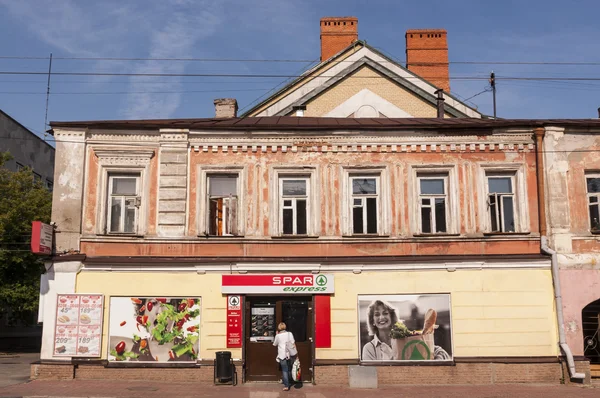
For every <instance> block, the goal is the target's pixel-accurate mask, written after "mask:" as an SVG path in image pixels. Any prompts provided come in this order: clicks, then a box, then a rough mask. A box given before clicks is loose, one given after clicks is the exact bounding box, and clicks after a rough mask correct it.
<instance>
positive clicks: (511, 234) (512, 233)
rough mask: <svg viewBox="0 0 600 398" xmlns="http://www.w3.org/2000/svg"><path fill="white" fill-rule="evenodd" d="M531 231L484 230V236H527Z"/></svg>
mask: <svg viewBox="0 0 600 398" xmlns="http://www.w3.org/2000/svg"><path fill="white" fill-rule="evenodd" d="M526 235H531V232H484V233H483V236H526Z"/></svg>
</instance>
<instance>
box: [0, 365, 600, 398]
mask: <svg viewBox="0 0 600 398" xmlns="http://www.w3.org/2000/svg"><path fill="white" fill-rule="evenodd" d="M340 396H343V397H344V398H366V397H377V398H392V397H394V398H397V397H410V398H421V397H426V398H433V397H448V398H466V397H474V398H504V397H506V398H520V397H528V398H559V397H560V398H568V397H583V398H585V397H590V398H591V397H594V398H598V397H600V388H597V387H596V388H594V387H583V386H565V385H514V384H513V385H497V386H398V387H383V388H379V389H376V390H357V389H348V388H342V387H322V386H313V385H304V386H303V387H302V388H298V389H292V390H291V391H289V392H284V391H282V389H281V386H280V385H277V384H259V383H256V384H243V385H238V386H207V385H205V384H197V383H164V382H153V381H151V380H144V371H143V369H140V380H139V381H135V382H131V381H116V380H115V381H103V380H68V381H32V382H29V383H24V384H16V385H12V386H7V387H3V388H0V397H32V398H33V397H35V398H41V397H44V398H46V397H48V398H75V397H77V398H81V397H98V398H108V397H111V398H112V397H161V398H162V397H182V398H186V397H206V398H213V397H214V398H220V397H227V398H279V397H290V398H300V397H301V398H330V397H331V398H333V397H340Z"/></svg>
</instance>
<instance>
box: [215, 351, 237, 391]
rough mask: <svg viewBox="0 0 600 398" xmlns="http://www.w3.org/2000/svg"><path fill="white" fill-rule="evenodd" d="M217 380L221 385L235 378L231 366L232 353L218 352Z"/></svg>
mask: <svg viewBox="0 0 600 398" xmlns="http://www.w3.org/2000/svg"><path fill="white" fill-rule="evenodd" d="M216 368H217V369H216V370H217V380H219V382H220V383H223V382H226V381H229V380H231V378H232V377H233V374H232V366H231V352H230V351H217V364H216Z"/></svg>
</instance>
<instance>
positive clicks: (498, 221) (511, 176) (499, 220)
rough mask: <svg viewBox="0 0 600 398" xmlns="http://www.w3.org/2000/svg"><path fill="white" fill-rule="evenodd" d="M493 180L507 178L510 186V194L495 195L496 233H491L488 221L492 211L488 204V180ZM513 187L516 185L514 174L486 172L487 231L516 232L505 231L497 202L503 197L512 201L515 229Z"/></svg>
mask: <svg viewBox="0 0 600 398" xmlns="http://www.w3.org/2000/svg"><path fill="white" fill-rule="evenodd" d="M493 178H509V179H510V185H511V190H512V192H511V193H501V194H495V195H496V211H495V212H496V214H495V218H496V225H498V226H499V230H498V231H492V222H491V221H490V218H491V211H492V206H491V203H490V195H492V194H491V193H490V179H493ZM515 185H516V178H515V173H514V172H508V173H506V172H489V171H488V172H486V174H485V186H486V197H485V199H486V201H487V216H488V222H489V231H490V232H492V233H512V232H516V231H506V226H505V225H504V217H502V216H501V215H500V212H499V211H498V202H499V200H498V199H500V201H502V199H504V198H505V197H510V198H511V199H512V202H513V218H514V220H513V221H514V223H515V229H516V227H517V220H516V218H517V213H516V211H515V209H516V200H515V199H516V194H515ZM502 206H503V207H504V204H502Z"/></svg>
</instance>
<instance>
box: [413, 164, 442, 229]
mask: <svg viewBox="0 0 600 398" xmlns="http://www.w3.org/2000/svg"><path fill="white" fill-rule="evenodd" d="M422 180H442V181H443V183H444V193H443V194H424V193H422V192H421V181H422ZM417 187H418V189H419V193H418V194H419V199H418V202H417V207H418V209H419V215H418V216H419V217H418V220H419V233H421V234H427V235H429V234H431V235H439V234H443V235H445V234H448V215H449V214H448V213H449V207H450V200H449V195H448V174H447V173H439V174H438V173H429V172H427V173H418V174H417ZM442 198H443V199H444V219H445V224H446V225H445V231H440V232H438V231H436V226H437V220H436V211H435V200H436V199H442ZM423 199H428V200H430V205H429V206H428V207H429V208H430V209H431V213H430V214H431V220H430V229H431V232H423V229H424V228H423V216H422V212H423ZM431 201H433V205H431Z"/></svg>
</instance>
